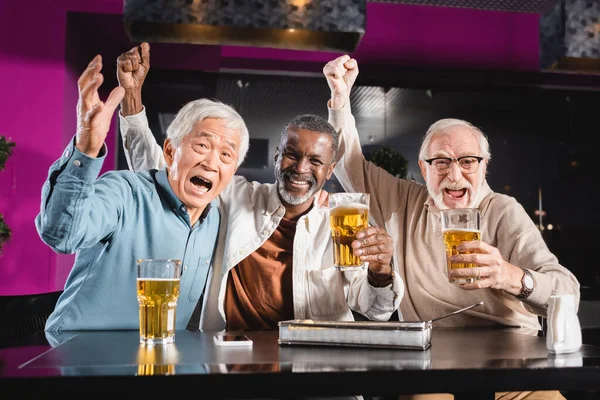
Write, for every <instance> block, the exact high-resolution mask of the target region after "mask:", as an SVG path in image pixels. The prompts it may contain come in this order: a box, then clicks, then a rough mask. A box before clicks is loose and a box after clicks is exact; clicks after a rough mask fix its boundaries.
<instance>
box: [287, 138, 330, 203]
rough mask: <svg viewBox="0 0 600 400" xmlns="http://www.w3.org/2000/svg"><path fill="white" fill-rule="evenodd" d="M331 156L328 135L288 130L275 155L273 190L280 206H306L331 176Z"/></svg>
mask: <svg viewBox="0 0 600 400" xmlns="http://www.w3.org/2000/svg"><path fill="white" fill-rule="evenodd" d="M333 157H334V152H333V143H332V138H331V136H330V135H328V134H326V133H320V132H315V131H310V130H308V129H294V128H290V129H288V131H287V135H286V136H285V137H284V138H282V140H281V142H280V148H278V150H277V153H276V154H275V177H276V178H277V189H278V192H279V196H280V198H281V200H282V202H283V203H284V205H292V206H298V205H303V206H306V207H307V208H308V207H310V205H311V204H312V202H313V197H314V195H315V194H316V193H317V192H318V191H319V190H321V189H322V188H323V185H325V182H327V180H328V179H329V178H331V175H332V174H333V168H334V166H335V163H333Z"/></svg>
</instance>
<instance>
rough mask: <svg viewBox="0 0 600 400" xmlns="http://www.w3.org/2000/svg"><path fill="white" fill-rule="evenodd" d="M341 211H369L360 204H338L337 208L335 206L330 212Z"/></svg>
mask: <svg viewBox="0 0 600 400" xmlns="http://www.w3.org/2000/svg"><path fill="white" fill-rule="evenodd" d="M334 210H335V211H342V210H352V211H359V212H360V211H362V212H364V211H369V206H368V205H366V204H362V203H348V204H340V205H339V206H335V207H333V208H332V209H331V211H334Z"/></svg>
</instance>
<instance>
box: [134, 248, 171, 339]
mask: <svg viewBox="0 0 600 400" xmlns="http://www.w3.org/2000/svg"><path fill="white" fill-rule="evenodd" d="M180 278H181V261H180V260H153V259H145V260H138V261H137V298H138V303H139V306H140V343H142V344H150V345H152V344H166V343H173V342H174V341H175V322H176V311H177V300H178V299H179V290H180V289H179V284H180Z"/></svg>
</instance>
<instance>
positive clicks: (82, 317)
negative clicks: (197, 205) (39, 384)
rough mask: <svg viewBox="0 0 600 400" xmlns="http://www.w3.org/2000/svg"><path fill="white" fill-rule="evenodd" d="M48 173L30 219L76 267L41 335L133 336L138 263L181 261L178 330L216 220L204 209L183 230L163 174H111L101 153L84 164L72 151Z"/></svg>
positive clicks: (197, 285) (202, 275) (193, 298)
mask: <svg viewBox="0 0 600 400" xmlns="http://www.w3.org/2000/svg"><path fill="white" fill-rule="evenodd" d="M74 142H75V141H74V140H72V141H71V143H70V145H69V146H68V147H67V149H66V150H65V152H64V154H63V156H62V157H61V158H60V159H59V160H57V161H56V162H54V164H52V166H51V167H50V170H49V174H48V179H47V180H46V182H45V183H44V186H43V189H42V204H41V211H40V213H39V214H38V215H37V217H36V219H35V224H36V228H37V231H38V233H39V235H40V237H41V238H42V240H43V241H44V242H45V243H46V244H48V245H49V246H50V247H51V248H52V249H53V250H54V251H56V252H58V253H67V254H71V253H76V258H75V264H74V266H73V269H72V270H71V272H70V274H69V276H68V278H67V281H66V283H65V288H64V292H63V293H62V295H61V296H60V298H59V299H58V303H57V304H56V308H55V310H54V312H53V313H52V314H51V315H50V317H49V318H48V320H47V322H46V327H45V329H46V330H47V331H59V330H96V329H99V330H101V329H139V311H138V302H137V295H136V279H137V275H136V274H137V273H136V271H137V264H136V260H137V259H140V258H157V259H166V258H171V259H180V260H182V265H183V274H182V276H181V293H180V296H179V300H178V302H177V316H176V318H177V322H176V329H178V330H181V329H185V327H186V326H187V323H188V321H189V319H190V317H191V315H192V312H193V310H194V307H195V306H196V303H197V301H198V299H199V298H200V295H201V294H202V290H203V289H204V283H205V282H206V277H207V274H208V271H209V267H210V265H211V262H212V257H213V253H214V247H215V243H216V240H217V234H218V230H219V222H220V216H219V212H218V209H217V207H216V206H214V204H213V203H211V204H209V205H208V206H207V208H206V210H205V211H204V213H203V214H202V216H201V218H200V220H199V221H198V222H197V223H196V224H195V225H194V226H191V225H190V219H189V215H188V213H187V209H186V207H185V205H184V204H182V203H181V201H180V200H179V199H178V198H177V197H176V196H175V194H174V193H173V191H172V189H171V186H170V185H169V182H168V179H167V173H166V170H164V169H161V170H150V171H144V172H140V173H132V172H130V171H125V170H123V171H110V172H107V173H105V174H103V175H102V176H101V177H99V178H98V175H99V173H100V169H101V167H102V164H103V162H104V158H105V156H106V154H104V155H103V156H102V157H98V158H90V157H88V156H87V155H85V154H83V153H81V152H80V151H79V150H77V148H76V147H75V146H74Z"/></svg>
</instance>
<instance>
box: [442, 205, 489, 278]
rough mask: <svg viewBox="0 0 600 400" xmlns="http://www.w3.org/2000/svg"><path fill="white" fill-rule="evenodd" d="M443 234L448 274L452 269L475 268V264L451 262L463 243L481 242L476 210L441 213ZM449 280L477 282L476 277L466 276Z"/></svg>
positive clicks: (453, 210)
mask: <svg viewBox="0 0 600 400" xmlns="http://www.w3.org/2000/svg"><path fill="white" fill-rule="evenodd" d="M441 216H442V232H443V234H444V245H445V247H446V267H447V270H448V273H449V272H450V270H452V269H458V268H474V267H477V264H475V263H459V262H452V261H450V257H452V256H453V255H455V254H458V251H457V250H456V246H458V245H459V244H460V243H461V242H467V241H472V240H481V231H480V227H479V224H480V215H479V211H478V210H477V209H475V208H452V209H448V210H442V211H441ZM448 280H449V281H450V282H451V283H457V284H461V283H472V282H475V281H476V280H477V277H475V276H464V277H460V278H454V279H450V276H448Z"/></svg>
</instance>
